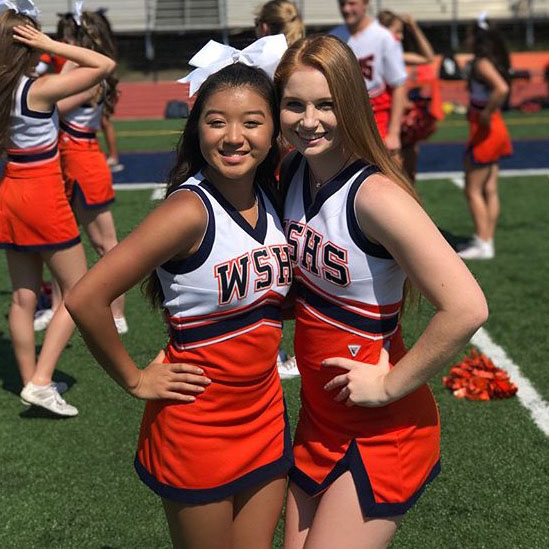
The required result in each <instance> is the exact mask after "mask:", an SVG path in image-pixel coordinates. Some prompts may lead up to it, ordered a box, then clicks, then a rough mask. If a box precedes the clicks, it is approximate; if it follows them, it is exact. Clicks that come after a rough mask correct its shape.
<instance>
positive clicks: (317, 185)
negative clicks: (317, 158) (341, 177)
mask: <svg viewBox="0 0 549 549" xmlns="http://www.w3.org/2000/svg"><path fill="white" fill-rule="evenodd" d="M351 156H353V153H351V154H350V155H349V156H348V157H347V158H346V159H345V161H344V162H343V164H341V166H340V167H339V168H338V169H337V170H336V171H335V173H334V175H332V176H330V177H328V179H326V180H325V181H318V180H317V178H316V177H315V174H314V173H313V170H311V169H309V179H310V183H311V184H312V186H313V187H314V188H315V189H316V190H318V189H320V187H322V185H325V184H326V183H328V181H331V180H332V179H333V178H334V177H335V176H336V175H337V174H338V173H339V172H340V171H341V170H342V169H343V168H344V167H345V166H346V165H347V162H349V160H350V159H351Z"/></svg>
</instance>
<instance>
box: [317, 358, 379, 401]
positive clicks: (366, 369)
mask: <svg viewBox="0 0 549 549" xmlns="http://www.w3.org/2000/svg"><path fill="white" fill-rule="evenodd" d="M322 366H323V367H326V366H334V367H336V368H342V369H344V370H347V373H345V374H341V375H339V376H336V377H334V378H333V379H332V380H331V381H329V382H328V383H326V385H324V390H325V391H333V390H334V389H337V388H339V387H341V390H340V391H339V392H338V393H337V395H336V396H335V397H334V400H336V401H337V402H343V401H345V405H346V406H365V407H368V408H375V407H380V406H385V405H386V404H389V402H390V398H389V395H388V394H387V391H386V389H385V378H386V376H387V374H388V373H389V371H390V366H389V353H388V352H387V350H386V349H385V348H382V349H381V353H380V355H379V361H378V363H377V364H367V363H364V362H358V361H356V360H351V359H348V358H339V357H335V358H327V359H326V360H323V361H322Z"/></svg>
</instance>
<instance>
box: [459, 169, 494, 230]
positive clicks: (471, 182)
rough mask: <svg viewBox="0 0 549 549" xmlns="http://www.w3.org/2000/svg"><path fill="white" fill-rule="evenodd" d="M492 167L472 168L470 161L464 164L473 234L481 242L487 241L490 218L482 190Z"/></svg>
mask: <svg viewBox="0 0 549 549" xmlns="http://www.w3.org/2000/svg"><path fill="white" fill-rule="evenodd" d="M491 169H492V166H491V165H488V166H481V167H478V166H473V164H472V163H471V161H470V159H467V160H466V164H465V196H466V197H467V202H468V203H469V209H470V210H471V215H472V216H473V223H474V224H475V233H476V234H477V236H478V237H479V238H481V239H482V240H489V239H490V238H491V237H490V235H489V232H490V216H489V212H488V205H487V203H486V199H485V196H484V188H485V186H486V182H487V180H488V178H489V177H490V172H491Z"/></svg>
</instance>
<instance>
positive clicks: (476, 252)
mask: <svg viewBox="0 0 549 549" xmlns="http://www.w3.org/2000/svg"><path fill="white" fill-rule="evenodd" d="M458 255H459V257H461V258H462V259H494V256H495V255H496V254H495V252H494V241H493V240H482V239H480V238H479V237H478V236H477V235H475V236H474V237H473V242H472V244H471V245H470V246H467V248H464V249H463V250H460V251H459V252H458Z"/></svg>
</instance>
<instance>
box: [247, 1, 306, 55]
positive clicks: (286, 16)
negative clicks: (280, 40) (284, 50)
mask: <svg viewBox="0 0 549 549" xmlns="http://www.w3.org/2000/svg"><path fill="white" fill-rule="evenodd" d="M256 22H257V23H265V25H267V29H268V31H269V34H283V35H284V36H285V37H286V42H288V46H291V45H292V44H293V43H294V42H297V41H298V40H301V39H302V38H303V37H304V36H305V26H304V25H303V21H302V20H301V16H300V15H299V11H298V9H297V6H296V5H295V4H294V3H293V2H290V0H271V2H267V3H266V4H263V6H261V8H260V10H259V11H258V13H257V18H256Z"/></svg>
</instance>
